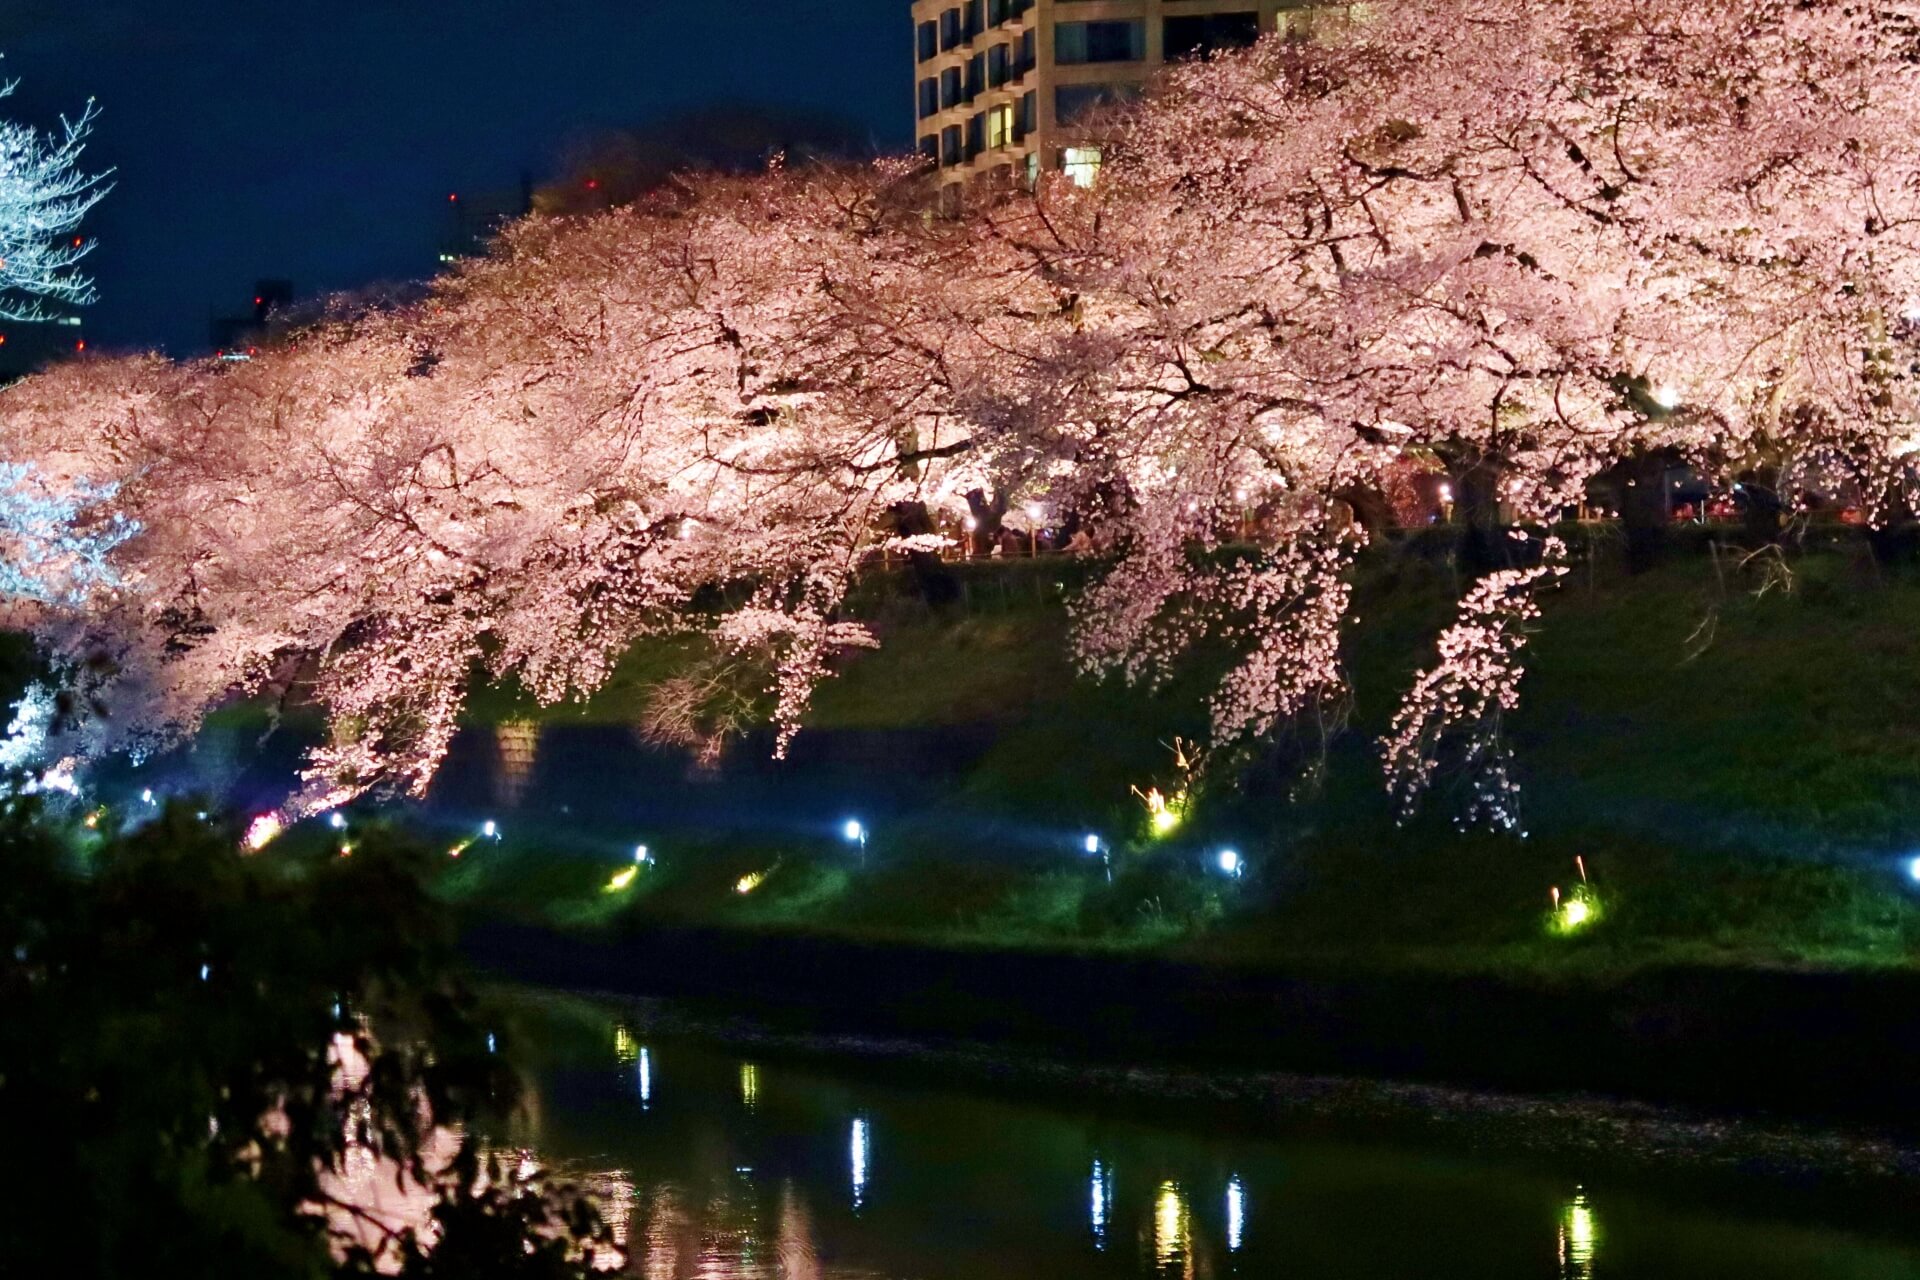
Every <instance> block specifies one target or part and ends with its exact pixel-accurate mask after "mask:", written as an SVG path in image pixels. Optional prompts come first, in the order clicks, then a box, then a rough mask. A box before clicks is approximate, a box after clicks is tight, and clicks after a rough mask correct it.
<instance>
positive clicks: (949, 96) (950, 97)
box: [940, 67, 960, 107]
mask: <svg viewBox="0 0 1920 1280" xmlns="http://www.w3.org/2000/svg"><path fill="white" fill-rule="evenodd" d="M940 105H941V106H942V107H957V106H959V105H960V68H958V67H948V68H947V69H946V70H945V71H942V72H941V73H940Z"/></svg>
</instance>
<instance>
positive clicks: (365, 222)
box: [0, 0, 912, 353]
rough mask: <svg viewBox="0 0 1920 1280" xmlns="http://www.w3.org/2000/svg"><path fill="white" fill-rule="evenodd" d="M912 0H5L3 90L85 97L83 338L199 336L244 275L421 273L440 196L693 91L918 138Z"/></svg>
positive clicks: (316, 287) (326, 282) (236, 293)
mask: <svg viewBox="0 0 1920 1280" xmlns="http://www.w3.org/2000/svg"><path fill="white" fill-rule="evenodd" d="M908 11H909V5H908V0H833V2H832V3H791V2H788V0H778V2H776V0H244V2H242V0H191V2H188V0H0V52H3V53H4V54H5V55H6V56H5V59H4V61H0V72H4V74H5V75H6V76H8V77H11V78H17V79H19V80H20V81H21V85H20V90H19V92H18V93H17V94H16V95H15V96H14V97H13V98H12V99H10V100H8V101H7V102H6V103H5V104H4V105H0V113H4V114H6V115H8V116H10V117H13V118H19V119H27V120H32V121H34V122H36V123H51V122H52V120H53V118H54V117H55V116H56V115H57V114H59V113H60V112H61V111H63V110H65V111H69V112H71V111H73V110H75V109H77V108H78V107H79V106H80V105H81V104H82V103H83V102H84V101H85V99H86V98H87V97H88V96H89V95H91V96H93V97H96V98H98V99H99V101H100V105H101V108H102V109H103V111H104V113H105V114H104V115H103V117H102V119H101V121H100V125H99V128H98V131H97V133H96V135H95V141H94V144H93V146H92V148H91V150H90V151H89V153H88V154H89V157H90V158H91V159H92V160H93V161H94V162H95V166H96V167H100V166H107V165H111V166H113V167H115V168H116V169H117V170H118V174H117V176H116V182H117V183H118V186H117V189H116V190H115V191H114V193H113V195H112V196H111V197H110V198H109V199H108V201H107V203H106V204H105V205H103V206H102V207H101V208H100V210H99V211H97V212H96V214H95V215H94V217H93V218H92V219H91V220H90V222H89V224H88V231H89V232H90V233H91V234H93V235H94V236H96V237H97V238H98V239H99V240H100V242H101V244H100V249H99V251H98V252H97V253H96V254H95V256H94V257H93V258H92V259H91V261H90V266H91V269H92V272H93V274H94V276H95V277H96V278H97V280H98V282H99V286H100V292H101V300H100V302H99V303H98V304H97V305H96V306H94V307H93V308H92V309H91V310H90V311H89V312H88V313H87V334H88V338H89V340H90V341H91V342H92V343H93V344H94V345H96V346H104V347H109V348H127V347H141V346H154V345H161V346H165V347H167V348H169V349H171V350H173V351H174V352H175V353H191V352H193V351H195V350H197V349H199V348H201V347H202V346H204V344H205V342H206V332H207V321H208V317H209V315H210V314H211V313H212V312H213V311H215V310H219V311H227V312H232V311H243V310H245V309H246V304H247V303H249V302H250V301H251V289H252V284H253V281H254V279H255V278H256V277H285V278H288V279H291V280H292V281H293V282H294V284H295V286H296V287H297V288H298V289H299V291H300V292H301V294H302V295H312V294H315V293H321V292H329V291H334V290H339V289H349V288H357V287H360V286H363V285H367V284H372V283H375V282H379V281H385V280H398V279H408V278H414V277H418V276H422V275H424V274H427V272H428V271H429V270H430V269H431V265H432V263H433V258H434V253H435V250H436V248H437V247H438V243H439V237H440V235H441V233H442V231H443V230H444V229H445V209H444V202H445V200H446V198H447V193H448V192H452V191H460V190H463V189H464V190H469V191H474V190H489V189H491V190H502V189H509V188H512V187H513V186H514V185H515V184H517V182H518V180H519V176H520V174H521V173H522V172H529V171H530V172H532V173H533V174H534V175H535V176H536V177H539V176H543V175H546V174H549V173H551V172H552V171H553V170H554V168H555V166H556V163H557V162H558V160H559V159H560V158H561V157H562V156H563V155H564V154H565V152H566V150H567V148H568V147H569V145H571V144H575V143H579V142H582V141H584V140H586V139H589V138H591V137H592V136H593V135H595V134H596V133H601V132H604V131H606V130H610V129H615V128H622V127H633V126H643V125H646V124H648V123H650V122H654V121H658V120H661V119H666V118H671V117H672V116H673V115H675V114H677V113H680V112H684V111H688V110H693V109H698V108H701V107H705V106H734V105H743V104H758V105H764V106H770V107H786V108H794V109H800V110H805V111H809V112H814V113H821V112H824V113H828V114H831V115H835V116H838V117H841V118H844V119H846V120H847V121H849V122H851V123H852V124H854V125H856V126H857V127H858V128H859V129H860V130H861V131H863V132H864V133H867V134H869V135H871V138H872V141H873V142H874V144H876V145H877V146H878V147H880V148H884V149H889V150H900V149H905V148H906V147H908V146H910V145H911V142H912V138H911V127H912V126H911V116H910V114H909V113H910V111H911V102H912V100H911V82H912V68H911V63H910V58H911V28H910V24H909V21H908Z"/></svg>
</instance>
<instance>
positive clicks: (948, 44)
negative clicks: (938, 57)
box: [940, 9, 960, 53]
mask: <svg viewBox="0 0 1920 1280" xmlns="http://www.w3.org/2000/svg"><path fill="white" fill-rule="evenodd" d="M959 43H960V11H959V10H958V9H948V10H947V11H946V12H945V13H943V14H941V15H940V52H942V53H945V52H946V51H947V50H949V49H951V48H953V46H955V45H957V44H959Z"/></svg>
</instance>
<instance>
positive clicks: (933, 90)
mask: <svg viewBox="0 0 1920 1280" xmlns="http://www.w3.org/2000/svg"><path fill="white" fill-rule="evenodd" d="M939 109H940V82H939V81H938V80H936V79H934V78H933V77H932V76H928V77H927V78H926V79H925V80H922V81H921V82H920V118H921V119H922V120H925V119H926V118H927V117H928V116H930V115H932V114H933V113H934V112H936V111H938V110H939Z"/></svg>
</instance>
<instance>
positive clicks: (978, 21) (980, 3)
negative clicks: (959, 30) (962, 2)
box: [967, 0, 987, 40]
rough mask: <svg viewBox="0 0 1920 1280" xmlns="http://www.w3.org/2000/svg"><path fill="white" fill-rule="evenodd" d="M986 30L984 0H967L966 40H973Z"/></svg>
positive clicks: (985, 5) (985, 6)
mask: <svg viewBox="0 0 1920 1280" xmlns="http://www.w3.org/2000/svg"><path fill="white" fill-rule="evenodd" d="M986 29H987V4H986V0H967V39H969V40H971V39H973V38H974V37H975V36H977V35H979V34H980V33H981V32H982V31H985V30H986Z"/></svg>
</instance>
